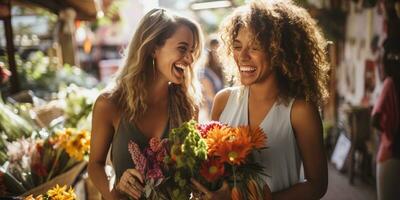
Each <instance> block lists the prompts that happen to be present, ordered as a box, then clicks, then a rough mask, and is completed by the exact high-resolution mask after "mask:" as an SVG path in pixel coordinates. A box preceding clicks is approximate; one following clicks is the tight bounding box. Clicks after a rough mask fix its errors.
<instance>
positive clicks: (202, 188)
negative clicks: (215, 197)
mask: <svg viewBox="0 0 400 200" xmlns="http://www.w3.org/2000/svg"><path fill="white" fill-rule="evenodd" d="M190 181H191V182H192V184H193V185H194V186H195V187H196V189H197V190H199V191H200V192H202V193H203V194H204V195H206V199H211V197H212V193H211V192H210V191H209V190H208V189H207V188H206V187H204V186H203V185H202V184H201V183H199V182H197V181H196V180H194V179H193V178H191V179H190Z"/></svg>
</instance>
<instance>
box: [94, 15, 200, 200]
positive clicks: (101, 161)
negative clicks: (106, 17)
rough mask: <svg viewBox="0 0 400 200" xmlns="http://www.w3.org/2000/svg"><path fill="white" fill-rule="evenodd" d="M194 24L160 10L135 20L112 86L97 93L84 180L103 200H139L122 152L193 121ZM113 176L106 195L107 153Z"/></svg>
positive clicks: (135, 174) (138, 180) (135, 175)
mask: <svg viewBox="0 0 400 200" xmlns="http://www.w3.org/2000/svg"><path fill="white" fill-rule="evenodd" d="M202 46H203V45H202V34H201V30H200V28H199V26H198V24H197V23H195V22H194V21H192V20H190V19H188V18H185V17H181V16H178V15H176V14H174V13H172V12H170V11H167V10H165V9H153V10H151V11H149V12H148V13H147V14H146V15H145V16H144V17H143V18H142V20H141V22H140V23H139V25H138V28H137V30H136V32H135V34H134V36H133V38H132V40H131V42H130V44H129V46H128V48H127V56H126V58H125V63H124V64H123V66H122V68H121V70H120V71H119V74H118V76H117V77H116V81H115V85H114V86H113V87H112V88H111V89H109V90H107V91H105V92H104V93H102V94H101V95H100V96H99V97H98V99H97V100H96V103H95V105H94V109H93V121H92V137H91V144H90V146H91V149H90V158H89V166H88V171H89V176H90V178H91V180H92V181H93V183H94V185H95V186H96V187H97V188H98V190H99V191H100V193H101V194H102V195H103V198H104V199H126V198H128V197H129V199H132V198H133V199H139V198H140V197H141V196H142V191H143V174H140V173H139V171H137V170H135V169H134V168H135V166H134V163H133V161H132V160H130V159H129V158H131V156H130V153H129V151H128V142H129V141H131V140H133V141H134V142H135V143H137V144H138V145H139V148H140V149H142V150H143V149H144V148H145V147H146V146H148V142H149V139H150V138H153V137H167V134H168V133H169V130H170V129H172V128H175V127H178V126H179V125H180V124H181V123H182V122H184V121H188V120H190V119H193V118H197V111H198V105H199V102H200V97H199V96H198V94H196V93H195V91H200V89H199V82H198V80H197V78H196V77H195V73H194V71H193V68H192V67H193V64H194V61H195V60H196V59H197V58H198V57H199V55H200V53H201V50H202ZM110 146H111V151H110V155H111V156H110V157H111V161H112V164H113V168H114V171H115V174H116V181H115V184H114V188H113V189H112V190H111V191H110V189H109V188H110V187H109V181H108V179H107V176H106V173H105V171H104V167H105V162H106V157H107V152H108V150H109V148H110Z"/></svg>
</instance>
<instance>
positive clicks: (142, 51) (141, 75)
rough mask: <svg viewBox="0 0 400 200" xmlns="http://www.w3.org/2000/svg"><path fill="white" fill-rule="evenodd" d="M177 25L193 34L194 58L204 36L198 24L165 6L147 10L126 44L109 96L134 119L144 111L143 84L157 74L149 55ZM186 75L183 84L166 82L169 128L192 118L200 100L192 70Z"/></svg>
mask: <svg viewBox="0 0 400 200" xmlns="http://www.w3.org/2000/svg"><path fill="white" fill-rule="evenodd" d="M180 25H185V26H187V27H188V28H189V29H190V30H191V31H192V33H193V37H194V52H193V54H194V55H193V57H194V60H197V58H198V57H199V56H200V54H201V50H202V48H203V37H202V33H201V30H200V28H199V25H198V24H197V23H196V22H194V21H192V20H190V19H188V18H186V17H182V16H178V15H176V14H173V13H171V12H170V11H167V10H165V9H161V8H157V9H152V10H151V11H149V12H148V13H147V14H146V15H145V16H144V17H143V18H142V20H141V21H140V22H139V25H138V28H137V29H136V32H135V34H134V36H133V38H132V40H131V41H130V43H129V45H128V47H127V54H126V57H125V62H124V63H123V65H122V68H121V70H120V71H119V72H118V74H117V76H116V79H115V86H114V87H113V89H112V90H111V98H112V99H113V101H115V102H116V103H117V104H118V106H119V108H120V109H121V110H122V111H123V113H124V115H125V116H126V117H128V118H129V120H133V121H134V122H136V121H137V120H138V119H140V117H142V116H143V114H144V113H145V112H146V110H147V104H146V99H147V91H146V87H145V86H146V83H147V82H148V79H149V78H153V77H154V74H155V73H156V71H155V70H156V68H155V67H154V63H153V62H154V61H153V57H152V54H153V52H154V50H155V48H156V47H160V46H163V45H164V43H165V41H166V40H167V39H168V38H170V37H171V36H172V35H173V34H174V33H175V31H176V29H177V27H178V26H180ZM193 66H194V64H192V66H191V67H189V68H190V72H189V73H187V74H186V75H185V80H184V82H183V83H182V84H180V85H176V84H170V85H169V99H168V101H169V103H168V104H169V106H168V112H169V115H170V116H173V117H170V128H173V127H177V126H179V125H180V124H181V123H182V122H183V121H187V120H190V119H192V118H193V116H194V115H195V112H196V109H197V107H198V105H199V103H200V99H201V94H199V93H200V92H197V93H196V91H200V90H199V88H200V84H199V81H198V79H197V77H196V74H195V73H194V71H193Z"/></svg>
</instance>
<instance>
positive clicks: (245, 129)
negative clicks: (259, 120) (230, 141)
mask: <svg viewBox="0 0 400 200" xmlns="http://www.w3.org/2000/svg"><path fill="white" fill-rule="evenodd" d="M238 129H239V130H238V131H239V133H240V134H243V135H247V136H249V137H250V140H251V144H253V147H254V148H256V149H260V148H264V147H266V143H267V135H266V134H264V132H263V130H262V129H261V128H260V127H258V128H257V129H256V130H253V131H251V130H250V127H249V126H241V127H239V128H238Z"/></svg>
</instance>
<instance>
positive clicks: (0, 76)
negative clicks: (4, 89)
mask: <svg viewBox="0 0 400 200" xmlns="http://www.w3.org/2000/svg"><path fill="white" fill-rule="evenodd" d="M10 76H11V72H10V71H9V70H8V69H7V68H5V67H4V63H2V62H0V84H3V83H5V82H7V81H8V79H9V77H10Z"/></svg>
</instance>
